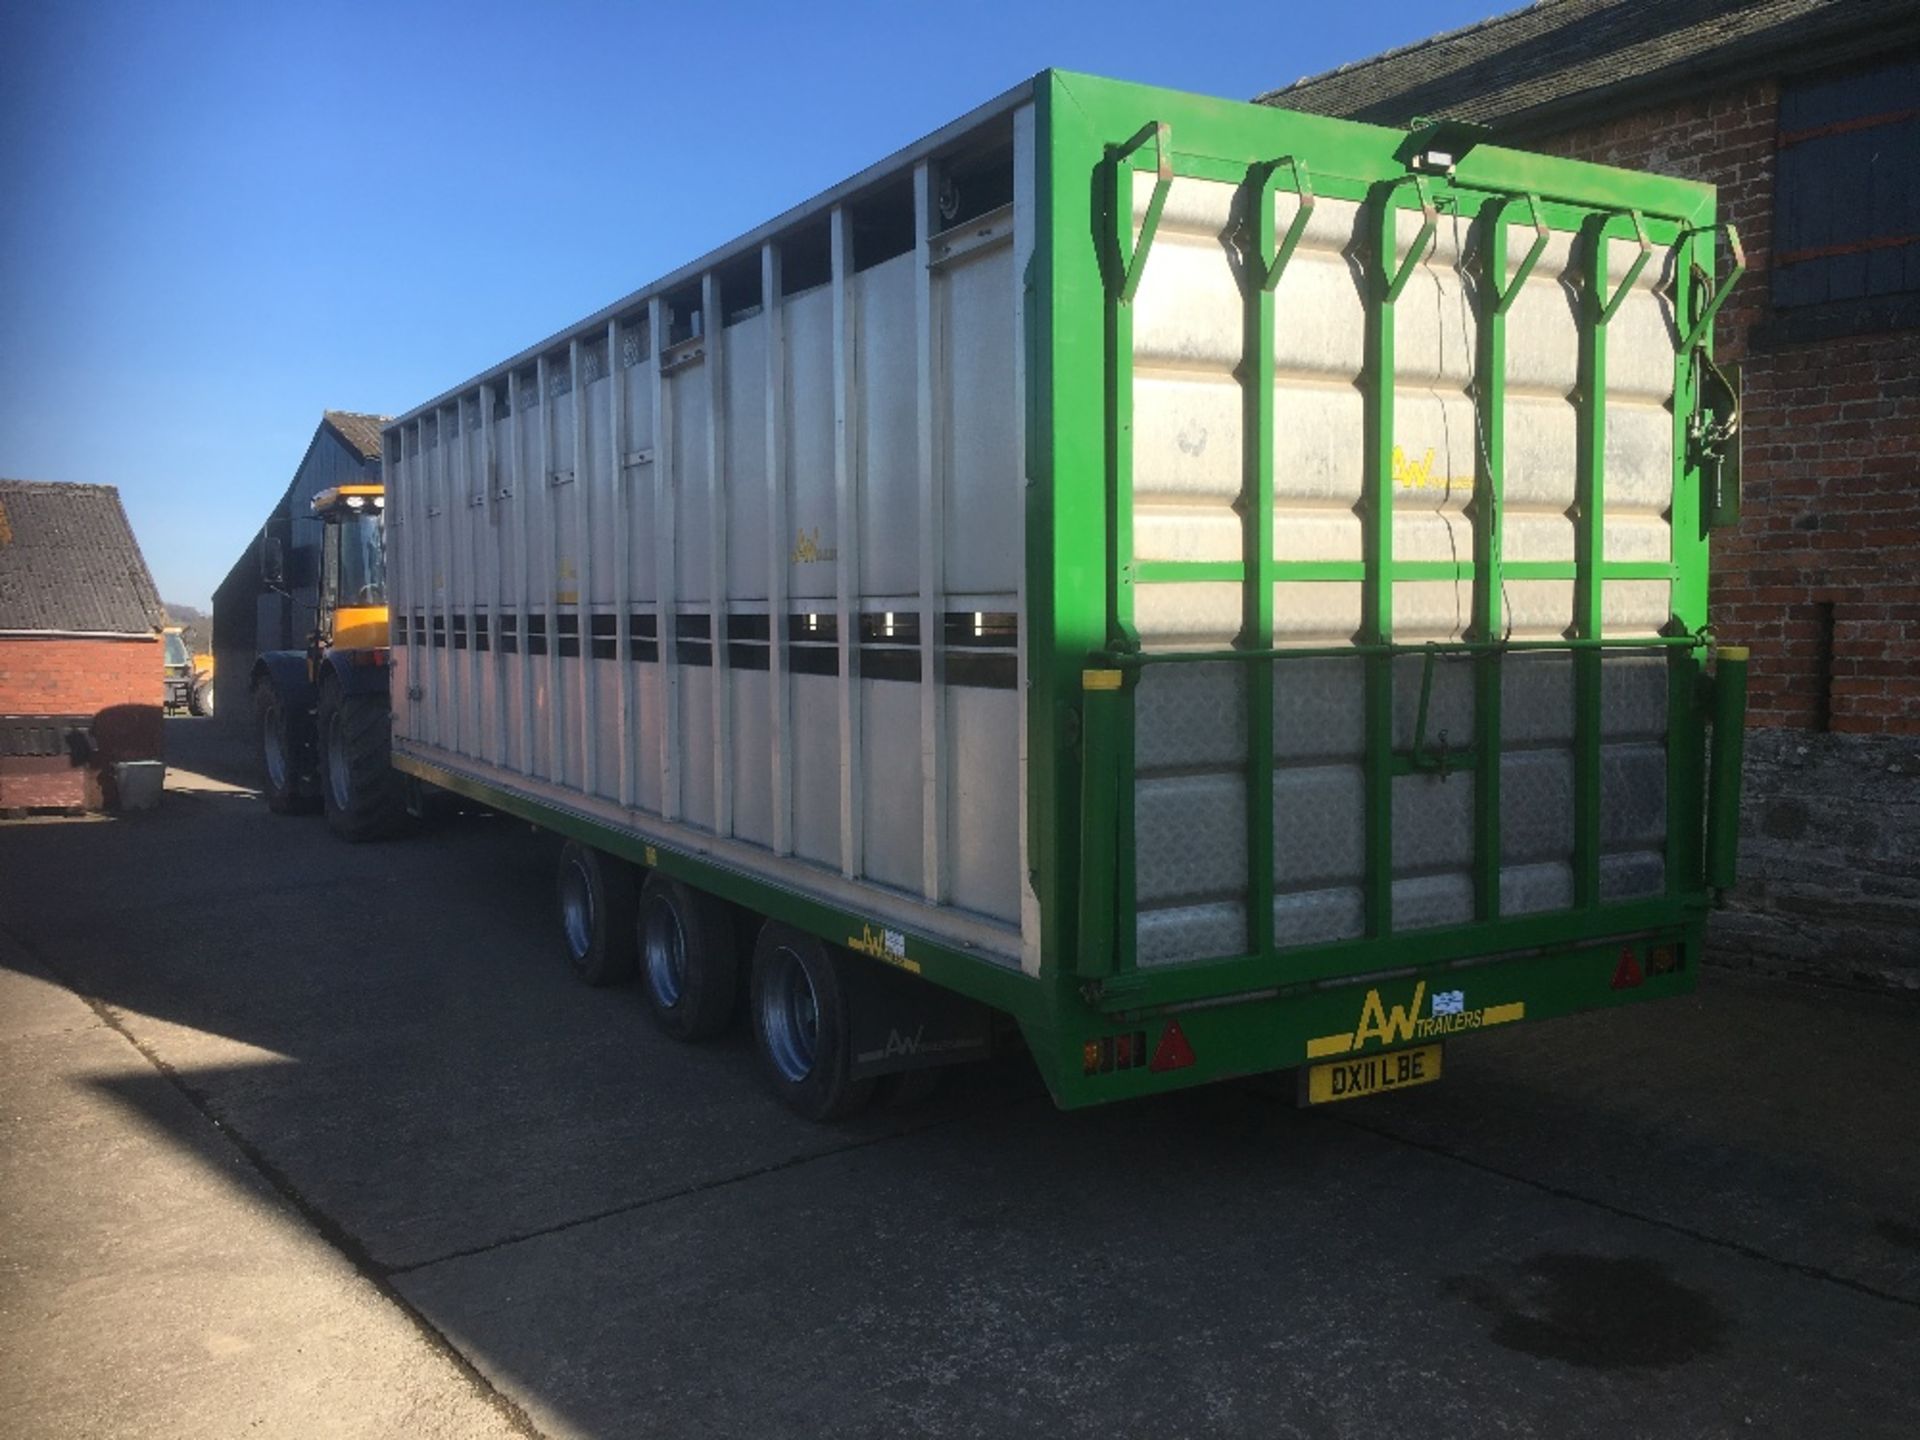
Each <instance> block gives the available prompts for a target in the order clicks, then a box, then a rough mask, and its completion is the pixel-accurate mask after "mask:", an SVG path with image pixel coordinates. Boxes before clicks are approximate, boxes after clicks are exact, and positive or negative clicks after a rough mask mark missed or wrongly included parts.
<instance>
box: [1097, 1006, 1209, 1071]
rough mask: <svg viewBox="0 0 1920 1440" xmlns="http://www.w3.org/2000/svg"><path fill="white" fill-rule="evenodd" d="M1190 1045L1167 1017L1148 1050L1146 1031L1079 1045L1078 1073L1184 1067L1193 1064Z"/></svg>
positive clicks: (1180, 1068)
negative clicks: (1158, 1039) (1153, 1044)
mask: <svg viewBox="0 0 1920 1440" xmlns="http://www.w3.org/2000/svg"><path fill="white" fill-rule="evenodd" d="M1193 1062H1194V1055H1193V1047H1192V1046H1191V1045H1189V1044H1188V1043H1187V1037H1186V1035H1185V1033H1184V1032H1183V1031H1182V1030H1181V1029H1180V1022H1179V1021H1178V1020H1169V1021H1168V1022H1167V1028H1166V1029H1164V1030H1162V1031H1161V1032H1160V1041H1159V1043H1158V1044H1157V1045H1155V1046H1154V1047H1153V1053H1152V1054H1151V1055H1149V1054H1148V1053H1147V1032H1146V1031H1144V1030H1135V1031H1134V1032H1133V1033H1132V1034H1131V1035H1107V1036H1103V1037H1102V1038H1100V1039H1098V1040H1089V1041H1087V1042H1086V1044H1084V1045H1082V1046H1081V1047H1080V1066H1081V1073H1082V1074H1086V1075H1108V1074H1111V1073H1113V1072H1114V1071H1116V1070H1139V1069H1141V1068H1143V1067H1144V1068H1146V1069H1148V1070H1156V1071H1158V1070H1184V1069H1186V1068H1187V1067H1188V1066H1189V1065H1191V1064H1193Z"/></svg>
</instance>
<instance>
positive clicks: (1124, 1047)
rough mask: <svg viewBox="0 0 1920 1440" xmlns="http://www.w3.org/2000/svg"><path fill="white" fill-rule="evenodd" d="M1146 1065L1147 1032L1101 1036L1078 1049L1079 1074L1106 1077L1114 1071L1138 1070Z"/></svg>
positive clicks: (1139, 1031)
mask: <svg viewBox="0 0 1920 1440" xmlns="http://www.w3.org/2000/svg"><path fill="white" fill-rule="evenodd" d="M1146 1063H1147V1032H1146V1031H1144V1030H1136V1031H1134V1032H1133V1033H1132V1034H1131V1035H1103V1036H1102V1037H1101V1038H1100V1039H1098V1040H1089V1041H1087V1043H1086V1044H1084V1045H1082V1046H1081V1047H1080V1067H1081V1073H1083V1074H1086V1075H1106V1074H1109V1073H1111V1072H1112V1071H1115V1070H1138V1069H1139V1068H1140V1067H1141V1066H1143V1065H1145V1064H1146Z"/></svg>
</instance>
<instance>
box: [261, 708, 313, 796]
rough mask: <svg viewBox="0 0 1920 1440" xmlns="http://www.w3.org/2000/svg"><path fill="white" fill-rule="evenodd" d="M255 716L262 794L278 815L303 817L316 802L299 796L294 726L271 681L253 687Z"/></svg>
mask: <svg viewBox="0 0 1920 1440" xmlns="http://www.w3.org/2000/svg"><path fill="white" fill-rule="evenodd" d="M253 715H254V722H255V723H254V729H255V731H256V732H257V733H258V734H259V736H260V769H261V785H260V793H261V794H262V795H264V796H265V797H266V801H267V808H268V809H269V810H271V811H272V812H273V813H274V814H276V815H300V814H304V813H305V812H307V811H309V810H311V809H313V801H312V800H311V799H310V798H309V797H307V796H306V795H303V794H301V793H300V767H299V756H298V753H297V751H296V749H295V746H294V742H293V727H292V725H291V723H290V717H289V716H288V715H287V711H286V707H285V706H283V705H282V704H281V703H280V696H279V693H278V692H277V691H276V690H275V689H274V688H273V682H272V681H270V680H263V681H262V682H261V683H260V684H258V685H255V686H254V687H253Z"/></svg>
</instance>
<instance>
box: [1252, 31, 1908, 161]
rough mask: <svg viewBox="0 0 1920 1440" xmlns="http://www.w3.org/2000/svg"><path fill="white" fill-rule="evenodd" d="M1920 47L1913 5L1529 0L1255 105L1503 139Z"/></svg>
mask: <svg viewBox="0 0 1920 1440" xmlns="http://www.w3.org/2000/svg"><path fill="white" fill-rule="evenodd" d="M1912 40H1920V0H1539V3H1538V4H1534V5H1529V6H1527V7H1526V8H1525V9H1523V10H1514V11H1512V12H1510V13H1508V14H1505V15H1496V16H1494V17H1493V18H1492V19H1490V20H1482V21H1480V22H1479V23H1478V24H1475V25H1468V26H1465V27H1463V28H1461V29H1459V30H1449V31H1447V32H1446V33H1444V34H1440V35H1435V36H1433V37H1432V38H1431V39H1428V40H1422V41H1420V42H1419V43H1418V44H1414V45H1405V46H1402V47H1400V48H1399V49H1397V50H1388V51H1385V52H1383V53H1381V54H1379V55H1375V56H1373V57H1372V58H1371V59H1368V60H1358V61H1355V62H1354V63H1352V64H1350V65H1342V66H1341V67H1340V68H1339V69H1337V70H1329V71H1327V72H1326V73H1325V74H1324V75H1313V76H1309V77H1307V78H1306V79H1303V80H1297V81H1295V82H1294V83H1293V84H1292V85H1288V86H1286V87H1284V88H1283V89H1279V90H1270V91H1268V92H1267V93H1266V94H1264V95H1261V96H1258V97H1256V98H1257V99H1258V101H1259V103H1260V104H1263V105H1277V106H1280V107H1281V108H1283V109H1288V110H1305V111H1308V112H1310V113H1312V114H1316V115H1336V116H1341V117H1343V118H1346V119H1350V120H1368V121H1372V122H1373V123H1375V124H1380V125H1405V124H1407V123H1408V122H1409V121H1411V120H1413V119H1414V118H1415V117H1417V116H1432V117H1442V116H1444V117H1447V118H1449V119H1459V120H1475V121H1479V122H1480V123H1482V124H1486V125H1491V126H1493V127H1494V128H1495V129H1496V130H1498V131H1500V132H1501V133H1502V134H1505V135H1513V134H1516V133H1520V134H1526V133H1535V134H1537V133H1544V132H1547V131H1549V130H1551V129H1552V128H1554V127H1555V126H1556V125H1560V124H1566V123H1572V122H1575V121H1579V120H1586V119H1591V118H1594V117H1596V116H1597V115H1600V114H1611V113H1617V112H1618V111H1620V110H1624V109H1628V108H1632V107H1633V106H1635V105H1637V104H1645V103H1648V102H1649V101H1653V100H1656V99H1674V98H1679V97H1680V96H1683V95H1684V94H1685V93H1686V87H1687V86H1690V85H1693V84H1696V83H1700V82H1703V81H1709V80H1710V81H1713V82H1715V83H1719V84H1730V83H1735V82H1737V81H1738V80H1741V79H1747V78H1752V77H1754V76H1757V75H1761V74H1766V73H1775V72H1778V71H1780V70H1782V69H1793V70H1799V69H1806V68H1812V67H1813V66H1815V65H1826V64H1833V63H1839V62H1842V61H1845V60H1850V59H1857V58H1860V57H1861V56H1864V55H1868V54H1873V53H1879V52H1883V51H1885V50H1886V49H1888V48H1891V47H1892V46H1894V45H1897V44H1900V43H1903V42H1906V41H1912Z"/></svg>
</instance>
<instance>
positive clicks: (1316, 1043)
mask: <svg viewBox="0 0 1920 1440" xmlns="http://www.w3.org/2000/svg"><path fill="white" fill-rule="evenodd" d="M1426 998H1427V982H1426V981H1424V980H1422V981H1420V982H1419V983H1418V984H1416V985H1415V986H1414V987H1413V998H1412V999H1411V1000H1410V1001H1408V1002H1407V1003H1406V1004H1405V1005H1392V1006H1390V1005H1388V1004H1387V1003H1386V1002H1385V1001H1383V1000H1382V999H1381V998H1380V992H1379V991H1378V990H1369V991H1367V998H1366V1000H1365V1001H1364V1002H1363V1003H1362V1004H1361V1006H1360V1022H1359V1023H1358V1024H1357V1025H1355V1026H1354V1027H1353V1029H1352V1030H1350V1031H1346V1030H1343V1031H1341V1032H1340V1033H1339V1034H1337V1035H1321V1036H1319V1037H1317V1038H1315V1039H1312V1040H1309V1041H1307V1058H1308V1059H1309V1060H1322V1059H1325V1058H1326V1057H1327V1056H1329V1055H1346V1054H1349V1053H1351V1052H1352V1051H1355V1050H1363V1049H1365V1048H1366V1047H1367V1045H1368V1044H1369V1043H1371V1044H1376V1045H1404V1044H1406V1043H1407V1042H1408V1041H1409V1040H1429V1039H1432V1038H1433V1037H1434V1036H1436V1035H1454V1034H1458V1033H1459V1032H1460V1031H1462V1030H1483V1029H1485V1028H1486V1027H1487V1026H1489V1025H1505V1024H1508V1023H1509V1022H1511V1021H1514V1020H1524V1019H1525V1018H1526V1014H1527V1002H1526V1001H1524V1000H1514V1001H1511V1002H1509V1003H1507V1004H1505V1005H1488V1006H1484V1007H1482V1008H1480V1009H1477V1010H1469V1009H1468V1008H1467V992H1466V991H1464V990H1436V991H1434V992H1433V1004H1432V1008H1431V1009H1430V1010H1429V1011H1428V1013H1427V1014H1425V1015H1422V1014H1421V1013H1420V1003H1421V1001H1423V1000H1425V999H1426Z"/></svg>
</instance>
